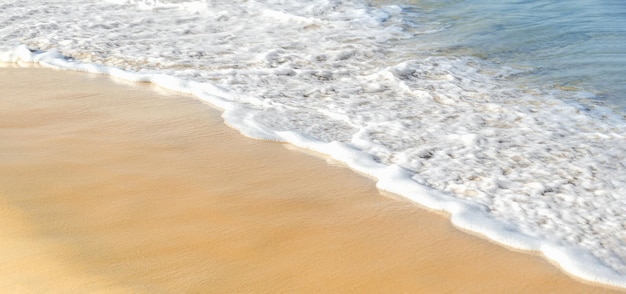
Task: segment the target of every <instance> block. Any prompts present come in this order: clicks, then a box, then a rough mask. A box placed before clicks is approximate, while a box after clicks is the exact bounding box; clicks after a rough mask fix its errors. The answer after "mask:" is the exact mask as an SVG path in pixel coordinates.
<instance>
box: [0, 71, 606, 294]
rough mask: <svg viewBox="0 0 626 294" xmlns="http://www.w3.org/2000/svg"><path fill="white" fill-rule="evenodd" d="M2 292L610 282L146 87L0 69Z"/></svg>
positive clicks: (496, 288) (547, 288) (469, 289)
mask: <svg viewBox="0 0 626 294" xmlns="http://www.w3.org/2000/svg"><path fill="white" fill-rule="evenodd" d="M0 88H1V89H2V95H1V96H0V265H1V266H0V292H2V293H159V292H162V293H172V292H175V293H275V292H288V293H293V292H296V293H302V292H304V293H307V292H315V293H319V292H326V293H327V292H330V293H337V292H340V293H346V292H348V293H363V292H374V293H381V292H383V293H403V292H404V293H419V292H423V293H460V292H462V293H485V292H498V293H511V292H512V293H516V292H517V293H519V292H524V293H536V292H539V293H608V292H611V291H614V290H615V289H609V288H606V287H601V286H597V285H591V284H588V283H583V282H581V281H578V280H576V279H574V278H572V277H570V276H568V275H566V274H564V273H563V272H562V271H561V270H560V269H558V268H557V267H555V266H554V265H552V264H550V263H549V262H547V261H546V260H544V259H543V258H541V257H540V256H536V255H532V254H529V253H519V252H513V251H511V250H509V249H507V248H504V247H501V246H499V245H495V244H492V243H490V242H488V241H486V240H483V239H481V238H478V237H476V236H472V235H469V234H466V233H464V232H461V231H459V230H457V229H455V228H454V227H453V226H452V225H451V224H450V223H449V220H448V219H446V217H445V216H442V215H440V214H437V213H434V212H429V211H426V210H424V209H422V208H420V207H417V206H416V205H415V204H413V203H411V202H408V201H406V200H402V199H400V198H397V197H392V196H390V195H383V194H381V193H380V192H379V191H378V190H376V188H375V186H374V182H373V181H372V180H371V179H369V178H366V177H364V176H361V175H358V174H356V173H354V172H352V171H350V170H349V169H347V168H346V167H343V166H341V165H339V164H337V163H335V162H333V161H330V160H325V159H323V158H321V157H317V156H314V155H311V154H307V153H305V152H302V151H298V150H294V149H293V148H291V147H289V146H286V145H285V144H280V143H275V142H265V141H258V140H253V139H249V138H246V137H243V136H241V135H240V134H238V133H237V132H236V131H235V130H232V129H230V128H228V127H227V126H225V125H224V124H223V123H222V119H221V117H220V116H219V112H218V111H217V110H215V109H213V108H211V107H210V106H208V105H205V104H203V103H201V102H199V101H197V100H195V99H193V98H191V97H188V96H184V95H178V94H175V93H171V92H167V91H164V90H160V89H158V88H156V87H153V86H151V85H148V84H129V83H126V82H121V81H115V80H111V79H109V78H107V77H105V76H96V75H89V74H84V73H77V72H63V71H54V70H50V69H42V68H3V69H0Z"/></svg>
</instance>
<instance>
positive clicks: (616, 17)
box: [401, 0, 626, 111]
mask: <svg viewBox="0 0 626 294" xmlns="http://www.w3.org/2000/svg"><path fill="white" fill-rule="evenodd" d="M401 2H402V3H404V4H406V5H408V6H407V7H406V12H407V13H408V14H411V15H412V17H410V18H409V19H410V20H412V21H413V23H414V24H416V26H423V25H424V24H425V23H426V24H431V25H432V26H433V27H440V28H441V29H442V30H441V31H440V32H438V33H436V34H425V35H422V36H418V37H417V38H416V39H415V41H417V44H416V46H417V47H418V48H419V49H420V50H428V51H430V52H440V53H441V54H455V55H468V54H469V55H473V56H477V57H480V58H484V59H487V60H489V61H491V62H494V63H498V64H505V65H509V66H514V67H521V68H525V69H527V71H525V72H524V73H523V74H522V75H521V76H520V77H519V79H520V82H524V83H528V84H532V85H542V86H546V85H547V86H556V87H560V88H563V89H569V90H579V91H589V92H591V93H594V94H595V95H596V97H595V98H596V101H595V102H597V103H604V104H607V105H609V106H611V107H617V108H618V109H620V110H622V111H624V110H626V1H622V0H580V1H558V0H503V1H489V0H466V1H461V0H443V1H418V0H413V1H401Z"/></svg>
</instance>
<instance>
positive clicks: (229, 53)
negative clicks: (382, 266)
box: [0, 0, 626, 286]
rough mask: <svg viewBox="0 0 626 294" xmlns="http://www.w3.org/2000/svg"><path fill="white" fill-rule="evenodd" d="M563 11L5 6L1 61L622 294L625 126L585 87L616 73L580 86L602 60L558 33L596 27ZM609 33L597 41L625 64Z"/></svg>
mask: <svg viewBox="0 0 626 294" xmlns="http://www.w3.org/2000/svg"><path fill="white" fill-rule="evenodd" d="M540 3H544V4H545V5H539V4H540ZM392 4H393V3H392ZM613 4H615V3H613ZM563 5H564V4H551V3H550V2H546V1H544V2H539V3H538V2H536V1H534V2H532V3H530V2H506V5H505V4H499V5H495V4H485V3H482V2H481V1H471V2H468V1H466V2H463V1H451V2H432V3H426V2H412V4H411V5H387V4H381V3H378V2H377V4H376V6H370V5H367V4H366V3H362V2H359V1H352V2H344V1H336V0H316V1H279V0H266V1H261V0H256V1H253V0H248V1H229V2H223V1H112V2H101V1H86V0H75V1H73V2H71V3H69V4H68V3H67V2H66V1H46V2H42V1H33V2H20V3H19V4H16V3H4V4H0V8H1V9H2V11H3V13H2V14H1V15H0V24H2V25H0V36H1V39H2V40H3V42H2V43H1V44H0V52H3V53H2V54H0V60H3V61H8V62H18V61H27V62H39V63H42V64H44V65H48V66H54V67H61V68H68V69H74V70H81V71H89V72H97V73H105V74H110V75H112V76H116V77H120V78H124V79H128V80H133V81H145V82H153V83H155V84H159V85H161V86H164V87H167V88H170V89H174V90H178V91H181V92H186V93H190V94H193V95H195V96H196V97H198V98H200V99H202V100H205V101H208V102H210V103H213V104H214V105H216V106H218V107H221V108H223V109H224V114H223V117H224V119H225V121H226V123H227V124H229V125H230V126H232V127H234V128H236V129H238V130H239V131H241V132H242V133H243V134H245V135H247V136H251V137H254V138H260V139H268V140H277V141H286V142H290V143H292V144H294V145H297V146H300V147H303V148H308V149H312V150H315V151H318V152H322V153H325V154H328V155H330V156H333V157H335V158H337V159H339V160H341V161H343V162H345V163H346V164H348V165H350V166H351V167H352V168H353V169H355V170H358V171H361V172H363V173H366V174H369V175H371V176H373V177H375V178H377V179H378V187H379V188H380V189H382V190H387V191H391V192H394V193H397V194H401V195H403V196H405V197H407V198H409V199H411V200H414V201H416V202H419V203H421V204H423V205H425V206H428V207H430V208H432V209H436V210H444V211H447V212H449V213H451V214H452V221H453V222H454V223H455V224H456V225H457V226H460V227H462V228H464V229H468V230H471V231H474V232H477V233H480V234H483V235H485V236H486V237H488V238H490V239H492V240H494V241H497V242H501V243H504V244H507V245H509V246H513V247H516V248H520V249H525V250H536V251H541V252H543V253H544V254H545V255H546V256H547V257H548V258H550V259H551V260H554V261H555V262H558V263H559V264H560V265H561V266H563V267H564V268H565V269H566V270H567V271H569V272H570V273H572V274H574V275H577V276H580V277H582V278H585V279H589V280H594V281H599V282H603V283H610V284H616V285H622V286H626V246H625V245H626V235H625V234H626V230H625V229H626V211H625V208H624V207H626V197H625V196H624V195H626V173H624V170H625V169H626V159H625V157H624V154H626V145H625V144H623V142H624V140H625V139H626V124H625V123H624V117H623V114H621V113H620V112H615V111H614V109H615V107H613V106H612V105H618V104H619V103H620V102H619V101H620V99H619V98H615V97H618V96H612V95H611V94H607V93H609V92H611V91H613V90H610V91H609V90H607V92H600V91H598V92H596V91H597V89H596V88H602V86H598V85H596V84H590V85H589V86H587V85H586V84H585V83H587V82H588V81H589V83H591V79H587V78H580V75H581V74H584V75H587V77H589V76H594V77H595V76H599V75H598V74H597V73H600V72H612V70H613V69H611V68H612V67H611V66H615V67H616V68H619V62H620V61H614V62H607V63H606V64H607V65H609V66H608V67H602V66H595V65H594V66H593V69H592V70H582V68H581V69H580V70H578V67H576V66H575V64H576V62H581V61H583V60H584V58H581V56H584V57H588V58H591V59H593V60H594V61H595V60H598V61H602V60H603V59H602V58H600V57H601V55H602V54H599V53H594V52H596V51H597V50H599V49H602V48H605V49H607V48H612V47H610V46H608V45H607V46H604V45H602V46H595V44H600V43H601V42H599V41H598V42H593V43H588V42H586V41H585V38H586V37H585V36H589V35H590V34H591V33H589V34H587V33H580V34H572V33H570V30H574V28H575V27H576V26H575V25H574V26H573V27H569V26H568V27H567V28H562V29H563V30H564V31H560V30H556V31H554V28H556V27H558V26H556V25H557V24H559V23H560V22H561V21H562V19H565V20H567V19H578V18H576V17H577V15H582V16H585V17H587V18H586V19H593V17H592V16H593V15H596V14H597V13H596V14H594V13H592V12H589V10H585V9H582V8H579V9H578V8H577V9H578V10H576V9H574V10H572V12H569V10H568V12H567V13H565V12H562V11H559V10H558V9H557V8H558V7H561V6H563ZM614 6H615V7H613V6H607V7H608V8H610V10H611V11H615V12H617V11H619V10H618V9H617V7H619V5H617V4H615V5H614ZM571 7H574V8H576V7H575V6H571ZM600 8H602V7H600ZM600 8H597V9H600ZM572 9H573V8H572ZM602 9H605V8H602ZM594 11H596V10H594ZM505 16H506V17H505ZM607 17H608V16H607ZM542 18H548V19H551V20H552V21H550V22H543V21H538V20H537V19H542ZM609 19H610V18H609ZM529 24H536V25H534V26H530V25H529ZM581 25H583V27H586V26H589V27H590V28H601V26H599V25H590V24H589V22H581ZM579 27H580V26H579ZM620 28H621V27H617V26H616V27H615V28H613V29H612V31H610V32H609V33H607V34H604V35H601V36H600V37H598V38H599V40H600V39H601V40H605V41H606V42H605V44H608V43H611V44H615V48H617V49H615V52H618V53H619V51H620V50H621V49H619V48H622V47H620V46H623V43H622V42H621V41H619V39H620V37H621V36H622V35H615V38H614V39H611V38H610V36H613V35H614V33H619V30H620ZM520 30H521V32H522V33H520V34H512V32H520ZM494 32H496V33H494ZM538 32H541V34H539V33H538ZM518 35H519V36H524V37H523V38H522V37H518ZM563 36H565V37H563ZM546 40H550V42H548V41H546ZM565 44H570V45H567V46H566V45H565ZM21 45H22V46H21ZM583 45H584V46H583ZM585 46H586V47H585ZM555 48H558V49H559V50H556V51H555ZM567 48H570V49H571V48H574V49H576V48H579V49H580V52H578V51H575V52H573V53H572V52H570V53H567V52H566V51H567V50H565V49H567ZM594 50H596V51H594ZM607 50H608V49H607ZM611 52H613V51H611ZM528 56H532V57H533V58H528ZM569 56H574V57H572V58H569ZM617 56H618V55H617ZM557 57H558V58H557ZM618 59H619V58H618ZM559 60H561V61H559ZM594 64H595V63H594ZM602 64H604V63H602ZM610 76H611V77H612V78H614V80H612V81H611V82H607V83H608V84H611V85H616V86H615V87H616V89H617V88H619V87H620V86H619V85H620V84H621V83H619V81H616V80H615V79H617V80H619V78H620V75H617V74H615V75H613V74H611V75H610ZM580 80H582V81H583V82H580ZM600 80H602V81H605V80H607V81H608V80H610V78H609V77H606V76H605V78H604V79H602V78H600ZM606 89H608V88H606ZM615 91H617V92H619V89H618V90H615ZM594 93H596V94H594ZM613 102H615V103H613ZM603 104H606V105H607V106H604V105H603ZM618 109H619V107H618Z"/></svg>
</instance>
